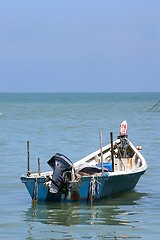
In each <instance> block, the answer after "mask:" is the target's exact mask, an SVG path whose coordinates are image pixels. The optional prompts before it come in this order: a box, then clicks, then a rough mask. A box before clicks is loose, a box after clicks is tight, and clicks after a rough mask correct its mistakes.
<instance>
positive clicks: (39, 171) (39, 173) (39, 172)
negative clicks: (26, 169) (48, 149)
mask: <svg viewBox="0 0 160 240" xmlns="http://www.w3.org/2000/svg"><path fill="white" fill-rule="evenodd" d="M38 175H39V176H41V170H40V158H38Z"/></svg>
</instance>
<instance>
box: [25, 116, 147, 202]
mask: <svg viewBox="0 0 160 240" xmlns="http://www.w3.org/2000/svg"><path fill="white" fill-rule="evenodd" d="M141 149H142V148H141V146H137V147H135V146H134V145H133V144H132V142H131V141H130V140H129V139H128V135H127V122H126V121H123V122H122V123H121V125H120V135H119V136H118V137H117V139H116V140H113V133H112V132H110V143H109V144H107V145H105V146H103V145H102V132H100V148H99V149H98V150H97V151H94V152H92V153H91V154H89V155H87V156H86V157H84V158H82V159H80V160H78V161H76V162H75V163H72V162H71V160H70V159H69V158H67V157H66V156H65V155H63V154H60V153H56V154H55V155H54V156H53V157H52V158H51V159H50V160H49V161H48V162H47V163H48V164H49V166H50V167H51V168H52V170H51V171H49V172H40V167H39V164H40V163H39V162H38V163H39V164H38V172H36V173H31V172H30V157H29V145H28V164H27V165H28V170H27V173H26V174H25V175H22V176H21V181H22V183H24V184H25V186H26V188H27V190H28V192H29V194H30V196H31V198H32V201H36V202H37V201H39V202H42V201H52V202H65V201H69V202H72V201H86V202H93V201H97V200H99V199H102V198H107V197H112V196H115V195H119V194H121V193H123V192H125V191H128V190H131V189H134V188H135V186H136V184H137V183H138V181H139V179H140V177H141V176H142V175H143V174H144V173H145V171H146V170H147V163H146V160H145V158H144V157H143V156H142V154H141V153H140V150H141Z"/></svg>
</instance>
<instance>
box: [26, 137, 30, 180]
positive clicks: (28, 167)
mask: <svg viewBox="0 0 160 240" xmlns="http://www.w3.org/2000/svg"><path fill="white" fill-rule="evenodd" d="M30 174H31V172H30V146H29V141H27V176H30Z"/></svg>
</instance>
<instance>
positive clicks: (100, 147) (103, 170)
mask: <svg viewBox="0 0 160 240" xmlns="http://www.w3.org/2000/svg"><path fill="white" fill-rule="evenodd" d="M100 151H101V164H102V174H103V173H104V166H103V151H102V132H101V131H100Z"/></svg>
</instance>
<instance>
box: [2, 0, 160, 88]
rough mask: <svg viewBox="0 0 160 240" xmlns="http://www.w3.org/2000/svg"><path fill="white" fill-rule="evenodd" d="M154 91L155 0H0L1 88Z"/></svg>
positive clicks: (159, 24)
mask: <svg viewBox="0 0 160 240" xmlns="http://www.w3.org/2000/svg"><path fill="white" fill-rule="evenodd" d="M137 91H138V92H139V91H140V92H141V91H143V92H145V91H149V92H150V91H153V92H155V91H158V92H160V0H110V1H109V0H97V1H95V0H79V1H78V0H63V1H61V0H0V92H137Z"/></svg>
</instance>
